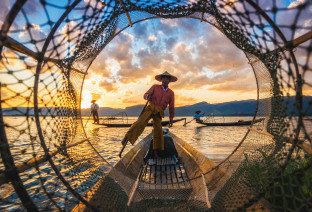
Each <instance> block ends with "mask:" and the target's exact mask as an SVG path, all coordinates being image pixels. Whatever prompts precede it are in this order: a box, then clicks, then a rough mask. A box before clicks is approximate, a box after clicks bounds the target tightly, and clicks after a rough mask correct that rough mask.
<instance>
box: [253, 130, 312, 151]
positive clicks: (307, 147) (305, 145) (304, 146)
mask: <svg viewBox="0 0 312 212" xmlns="http://www.w3.org/2000/svg"><path fill="white" fill-rule="evenodd" d="M247 129H248V130H250V131H253V132H256V133H259V134H262V135H266V136H269V137H270V138H274V135H272V134H270V133H268V132H264V131H259V130H256V129H253V128H250V127H247ZM286 142H287V141H286ZM287 143H292V142H289V141H288V142H287ZM296 145H297V146H298V147H300V148H301V149H303V150H304V151H306V152H307V153H309V154H311V155H312V145H311V144H309V142H303V143H301V144H299V143H297V144H296Z"/></svg>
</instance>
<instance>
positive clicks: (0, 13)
mask: <svg viewBox="0 0 312 212" xmlns="http://www.w3.org/2000/svg"><path fill="white" fill-rule="evenodd" d="M10 3H11V1H10V0H1V10H0V27H2V24H3V22H4V19H5V17H6V16H7V14H8V13H9V11H10V7H11V5H10Z"/></svg>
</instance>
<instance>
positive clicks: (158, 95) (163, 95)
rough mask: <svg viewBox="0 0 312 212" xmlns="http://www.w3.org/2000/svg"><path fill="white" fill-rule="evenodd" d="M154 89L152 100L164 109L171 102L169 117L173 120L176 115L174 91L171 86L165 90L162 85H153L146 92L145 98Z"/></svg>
mask: <svg viewBox="0 0 312 212" xmlns="http://www.w3.org/2000/svg"><path fill="white" fill-rule="evenodd" d="M152 91H154V94H153V96H152V99H151V100H150V102H151V103H152V104H154V105H158V106H160V107H161V108H162V109H163V110H165V109H166V108H167V106H168V104H169V118H170V120H172V119H173V117H174V92H173V91H172V90H171V89H170V88H168V89H167V90H166V91H164V89H163V86H162V85H153V86H152V87H151V88H150V89H149V90H148V91H147V92H146V93H145V94H144V99H146V98H147V95H148V94H149V93H150V92H152Z"/></svg>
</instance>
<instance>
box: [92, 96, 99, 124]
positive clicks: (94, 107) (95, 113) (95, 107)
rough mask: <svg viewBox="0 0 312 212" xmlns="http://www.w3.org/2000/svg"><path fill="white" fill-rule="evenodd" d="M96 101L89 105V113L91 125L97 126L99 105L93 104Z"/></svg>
mask: <svg viewBox="0 0 312 212" xmlns="http://www.w3.org/2000/svg"><path fill="white" fill-rule="evenodd" d="M95 102H96V100H92V101H91V103H92V105H91V113H92V114H93V124H94V123H98V124H99V113H98V109H99V105H98V104H96V103H95Z"/></svg>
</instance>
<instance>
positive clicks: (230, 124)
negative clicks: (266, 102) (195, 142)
mask: <svg viewBox="0 0 312 212" xmlns="http://www.w3.org/2000/svg"><path fill="white" fill-rule="evenodd" d="M263 120H264V119H257V120H255V122H254V123H258V122H261V121H263ZM251 123H252V121H242V122H225V123H205V122H203V123H199V124H202V125H205V126H249V125H251Z"/></svg>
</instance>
